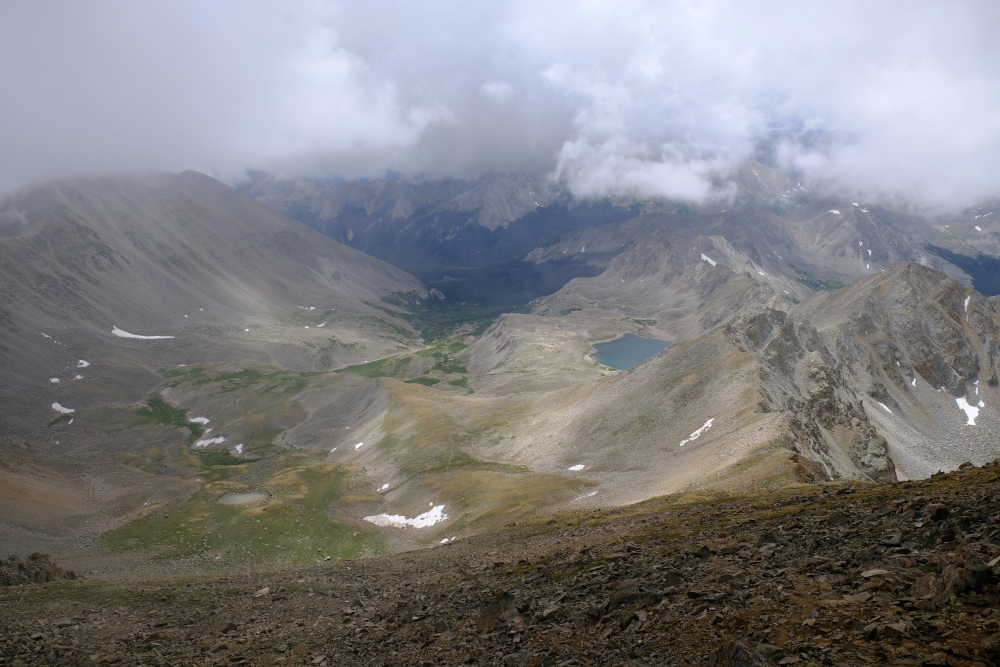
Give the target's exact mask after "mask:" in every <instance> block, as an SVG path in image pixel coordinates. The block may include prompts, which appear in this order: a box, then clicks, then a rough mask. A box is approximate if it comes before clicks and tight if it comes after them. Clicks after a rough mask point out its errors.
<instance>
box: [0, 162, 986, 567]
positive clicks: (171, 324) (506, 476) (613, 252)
mask: <svg viewBox="0 0 1000 667" xmlns="http://www.w3.org/2000/svg"><path fill="white" fill-rule="evenodd" d="M731 186H732V192H733V193H735V194H733V193H731V194H730V195H729V196H728V197H727V198H725V199H719V200H718V201H709V202H705V203H702V204H700V205H697V206H695V205H691V204H684V203H681V202H667V201H660V200H658V199H655V198H654V199H627V200H626V199H613V198H608V199H603V200H597V201H586V200H579V199H577V198H576V196H575V195H574V194H573V193H572V192H567V191H565V190H563V189H561V188H560V187H558V186H557V185H556V184H554V183H552V182H550V181H547V180H546V179H544V178H542V177H539V176H534V175H530V174H521V173H518V174H492V175H487V176H484V177H481V178H479V179H478V180H475V181H459V180H455V179H451V180H445V181H433V180H423V181H419V180H418V181H414V180H410V179H404V178H393V179H385V180H378V181H368V182H346V181H345V182H337V183H327V182H320V181H310V180H302V179H300V180H293V181H282V180H280V179H276V178H274V177H271V176H269V175H266V174H254V175H252V176H251V177H250V178H249V180H248V181H246V182H245V183H244V184H242V185H241V186H240V187H239V189H233V188H230V187H229V186H227V185H225V184H223V183H220V182H219V181H216V180H214V179H211V178H209V177H207V176H204V175H202V174H198V173H195V172H184V173H181V174H166V173H148V174H141V175H125V176H112V177H105V178H89V179H75V180H68V181H61V182H55V183H49V184H45V185H41V186H37V187H34V188H29V189H27V190H24V191H22V192H20V193H17V194H15V195H12V196H10V197H8V198H7V199H6V200H5V201H4V202H3V203H2V205H0V221H3V224H2V225H0V285H2V288H0V323H2V325H3V329H2V331H3V335H2V338H0V381H2V383H3V384H2V389H0V401H2V405H3V409H2V410H0V432H2V433H3V434H4V439H3V446H2V448H0V456H2V459H0V460H2V463H3V465H2V466H0V479H2V481H3V484H2V485H0V487H2V488H3V489H4V491H0V507H2V508H3V514H4V516H5V517H6V519H5V520H4V521H3V523H2V524H0V536H2V537H3V539H4V541H5V542H6V543H8V544H10V545H11V546H12V547H17V548H19V549H31V550H36V549H44V550H48V551H52V552H54V553H57V554H59V555H60V556H67V557H71V558H76V559H79V560H80V561H81V562H88V563H97V562H109V561H107V559H109V558H113V559H124V561H122V562H133V561H135V559H139V560H141V559H144V558H148V557H151V556H155V558H156V559H158V562H159V561H162V560H166V561H169V562H171V563H176V564H181V565H178V566H179V567H180V566H185V567H188V566H190V567H214V566H222V567H233V566H239V565H242V564H263V563H271V564H274V563H277V564H300V563H306V564H308V563H313V562H314V561H316V560H321V559H323V558H327V557H337V558H349V557H354V556H358V555H370V554H379V553H386V552H392V551H398V550H404V549H409V548H413V547H415V546H428V545H431V544H435V543H441V542H448V541H451V540H453V539H456V538H461V537H462V536H466V535H471V534H474V533H482V532H484V531H494V530H501V529H502V528H503V526H504V525H506V524H508V523H510V522H516V521H520V520H523V519H525V518H527V517H532V516H536V515H539V514H543V513H548V512H555V511H559V510H564V509H574V508H597V507H617V506H621V505H626V504H630V503H635V502H639V501H643V500H647V499H649V498H652V497H656V496H661V495H664V494H672V493H680V492H689V491H711V492H712V493H720V494H725V493H734V492H737V491H746V490H759V491H766V490H768V489H775V488H779V487H783V486H788V485H795V484H803V483H820V482H824V481H831V480H855V481H857V482H859V483H865V484H871V483H885V482H893V481H897V480H905V479H919V478H925V477H928V476H930V475H931V474H933V473H935V472H936V471H937V470H950V469H954V468H957V467H958V466H959V464H961V463H963V462H965V461H972V462H973V463H976V464H981V463H983V462H985V461H990V460H992V459H993V458H995V457H996V456H997V455H998V453H1000V452H998V451H997V447H998V446H997V442H998V439H997V437H996V436H997V428H998V426H1000V421H998V419H997V416H996V412H995V406H997V405H1000V391H998V379H997V378H998V373H997V368H998V364H1000V339H998V336H997V333H996V332H997V331H998V327H1000V302H998V300H997V298H996V297H993V296H990V294H991V293H993V292H992V289H991V288H990V287H989V286H990V285H992V284H993V283H992V282H991V280H992V273H991V271H992V267H993V264H992V262H995V261H997V260H996V259H995V258H994V256H995V255H996V254H997V253H998V252H1000V224H998V223H997V220H996V217H997V216H996V213H995V212H993V211H990V210H989V208H990V204H989V202H986V203H983V204H980V205H979V206H976V207H970V208H969V209H968V210H966V211H964V212H963V213H961V214H958V215H952V216H949V217H943V216H941V215H934V214H931V213H928V212H925V211H918V210H915V209H913V208H912V207H911V206H909V205H907V204H906V203H905V202H896V201H895V200H893V199H892V198H889V197H874V196H872V197H867V198H866V197H863V196H838V195H833V194H822V195H821V194H818V193H817V194H813V193H812V192H811V191H809V190H806V189H805V188H804V187H803V186H802V185H801V183H800V182H799V181H798V180H796V179H795V178H794V177H792V176H790V175H788V174H785V173H783V172H780V171H779V170H777V169H773V168H771V167H768V166H766V165H763V164H760V163H749V164H748V165H746V166H745V167H744V168H743V169H742V170H741V171H740V172H739V173H738V174H737V175H736V176H735V178H734V179H733V181H732V183H731ZM977 290H978V291H977ZM626 333H631V334H636V335H639V336H642V337H647V338H657V339H660V340H663V341H669V342H671V343H672V344H671V345H670V346H669V347H667V348H666V349H665V350H663V351H662V352H660V353H659V354H656V355H654V356H652V357H651V358H648V359H647V360H645V361H643V362H642V363H639V364H637V365H634V366H632V367H630V368H628V369H627V370H621V371H618V370H615V369H613V368H611V367H608V366H605V365H602V364H601V363H599V362H598V360H597V358H596V357H595V354H594V349H593V347H592V345H593V344H594V343H595V342H599V341H606V340H609V339H616V338H617V337H619V336H621V335H623V334H626ZM265 531H266V532H265ZM196 536H197V539H196ZM130 559H131V560H130ZM135 562H138V561H135Z"/></svg>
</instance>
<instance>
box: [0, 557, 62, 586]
mask: <svg viewBox="0 0 1000 667" xmlns="http://www.w3.org/2000/svg"><path fill="white" fill-rule="evenodd" d="M76 578H77V575H76V573H75V572H72V571H65V570H63V569H62V568H61V567H59V566H58V565H57V564H56V561H55V559H54V558H52V556H50V555H49V554H42V553H33V554H31V555H30V556H28V557H27V558H25V559H21V558H19V557H17V556H14V555H12V556H10V557H9V558H8V559H7V560H0V586H21V585H24V584H44V583H46V582H49V581H59V580H60V579H76Z"/></svg>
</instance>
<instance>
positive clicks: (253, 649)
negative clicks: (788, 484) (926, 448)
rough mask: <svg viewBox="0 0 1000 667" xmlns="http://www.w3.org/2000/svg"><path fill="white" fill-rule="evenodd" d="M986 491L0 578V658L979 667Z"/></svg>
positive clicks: (983, 660) (697, 511) (976, 474)
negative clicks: (205, 570)
mask: <svg viewBox="0 0 1000 667" xmlns="http://www.w3.org/2000/svg"><path fill="white" fill-rule="evenodd" d="M998 490H1000V468H998V467H997V464H995V463H994V464H988V465H986V466H984V467H983V468H978V469H977V468H973V467H971V466H967V467H965V468H963V469H962V470H960V471H958V472H955V473H950V474H944V475H936V476H935V477H933V478H931V479H928V480H923V481H919V482H901V483H896V484H889V485H883V486H878V487H867V488H863V487H857V486H854V485H852V484H838V485H832V486H824V487H816V486H799V487H796V488H789V489H785V490H783V491H780V492H775V493H767V494H761V495H757V496H750V497H733V496H710V495H706V494H701V495H695V494H687V495H682V496H673V497H667V498H662V499H656V500H653V501H649V502H647V503H643V504H641V505H637V506H633V507H628V508H623V509H619V510H615V511H610V512H607V511H606V512H599V511H594V512H578V513H575V514H564V515H559V516H554V517H551V518H547V519H540V520H538V521H535V522H531V523H527V524H522V525H516V526H514V525H511V526H508V527H507V529H505V530H504V531H503V532H499V533H496V534H491V535H484V536H480V537H477V538H473V539H469V540H461V541H458V542H456V543H453V544H450V545H448V546H445V547H439V548H435V549H429V550H425V551H420V552H411V553H406V554H398V555H395V556H390V557H385V558H378V559H370V560H360V561H344V562H338V563H330V564H329V565H325V566H321V567H315V568H311V569H306V570H295V571H273V572H249V573H241V574H237V573H233V574H231V575H228V576H212V577H199V576H191V577H186V578H179V579H169V580H167V579H164V580H145V581H142V580H121V579H118V580H102V581H96V580H91V581H76V582H56V583H49V584H44V585H32V586H21V587H15V588H7V589H4V590H2V591H0V656H3V658H4V661H5V663H6V664H19V665H28V664H32V665H34V664H117V665H140V664H142V665H168V664H169V665H193V664H199V665H202V664H250V665H287V664H314V665H324V664H325V665H416V664H425V665H427V664H440V665H459V664H479V665H487V664H489V665H494V664H496V665H570V664H579V665H633V664H634V665H640V664H663V665H681V664H699V663H703V662H705V661H707V660H708V659H709V658H710V657H711V656H713V654H715V653H716V652H717V650H718V649H719V648H720V646H724V645H726V644H727V643H728V642H729V641H732V640H739V641H741V642H742V643H743V644H744V645H745V646H746V647H748V648H747V649H746V650H742V649H741V651H740V652H741V653H743V654H745V655H744V657H749V658H753V659H755V660H757V661H758V662H759V657H757V654H760V655H762V656H764V657H765V658H766V659H767V660H770V661H772V662H776V663H779V664H800V665H802V666H803V667H810V666H812V665H817V666H818V665H838V666H839V665H858V664H886V663H888V664H894V665H929V666H936V665H941V666H942V667H943V666H945V665H948V666H952V665H962V666H969V667H972V666H979V665H993V664H995V663H996V661H997V660H998V658H1000V612H998V611H997V606H998V604H1000V597H998V585H997V582H998V581H1000V568H998V567H997V562H998V560H997V557H998V556H1000V545H998V544H996V543H995V542H994V540H996V539H997V537H998V536H1000V501H998V500H997V498H998V497H1000V495H998ZM729 653H734V651H733V650H730V651H729ZM726 655H727V654H726V652H725V651H723V652H721V653H720V655H718V656H715V658H714V659H713V663H714V664H718V663H719V660H721V659H722V658H725V656H726ZM731 657H732V656H731Z"/></svg>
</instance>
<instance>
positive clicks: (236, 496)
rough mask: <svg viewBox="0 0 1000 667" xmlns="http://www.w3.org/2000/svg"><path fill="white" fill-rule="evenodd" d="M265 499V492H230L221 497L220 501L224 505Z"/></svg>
mask: <svg viewBox="0 0 1000 667" xmlns="http://www.w3.org/2000/svg"><path fill="white" fill-rule="evenodd" d="M263 499H264V494H263V493H230V494H229V495H228V496H222V497H221V498H219V502H220V503H222V504H223V505H242V504H243V503H253V502H257V501H258V500H263Z"/></svg>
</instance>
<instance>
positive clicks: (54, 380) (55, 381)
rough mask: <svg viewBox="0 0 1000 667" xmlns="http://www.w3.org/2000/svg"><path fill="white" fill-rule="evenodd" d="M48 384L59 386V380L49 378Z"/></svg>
mask: <svg viewBox="0 0 1000 667" xmlns="http://www.w3.org/2000/svg"><path fill="white" fill-rule="evenodd" d="M49 382H51V383H52V384H59V378H49Z"/></svg>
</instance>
